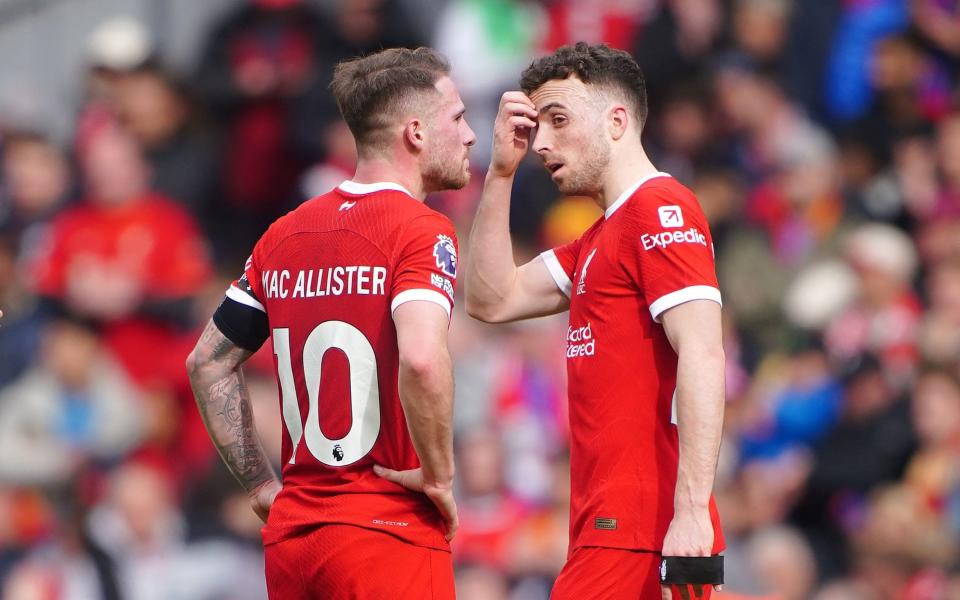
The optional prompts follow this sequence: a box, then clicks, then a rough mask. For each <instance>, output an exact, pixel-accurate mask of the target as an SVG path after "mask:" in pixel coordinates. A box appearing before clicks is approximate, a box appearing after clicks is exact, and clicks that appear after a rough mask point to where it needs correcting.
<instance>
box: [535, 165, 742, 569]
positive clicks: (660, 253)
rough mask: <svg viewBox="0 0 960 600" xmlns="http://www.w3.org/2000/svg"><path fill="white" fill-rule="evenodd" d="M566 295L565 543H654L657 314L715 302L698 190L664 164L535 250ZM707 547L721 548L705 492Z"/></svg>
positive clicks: (673, 469) (662, 369) (672, 455)
mask: <svg viewBox="0 0 960 600" xmlns="http://www.w3.org/2000/svg"><path fill="white" fill-rule="evenodd" d="M542 256H543V258H544V261H545V262H546V265H547V268H548V269H549V271H550V274H551V275H552V276H553V279H554V280H555V281H556V283H557V285H558V286H559V287H560V289H562V290H563V292H564V293H565V294H567V295H568V296H569V297H570V322H569V326H568V328H567V373H568V380H569V381H568V387H569V389H568V394H569V398H570V410H569V412H570V432H571V438H572V441H571V450H570V469H571V507H570V550H571V551H572V550H573V549H574V548H577V547H579V546H602V547H609V548H628V549H640V550H652V551H660V549H661V548H662V547H663V538H664V536H665V535H666V532H667V527H668V526H669V524H670V520H671V519H672V518H673V501H674V491H675V488H676V481H677V465H678V455H679V438H678V435H677V428H676V425H675V424H674V419H673V402H674V392H675V391H676V383H677V355H676V353H675V352H674V350H673V348H672V347H671V345H670V342H669V341H668V340H667V336H666V334H665V333H664V331H663V327H662V326H661V325H660V324H659V322H658V319H659V316H660V315H661V314H662V313H663V312H664V311H665V310H667V309H669V308H672V307H674V306H677V305H678V304H682V303H684V302H687V301H690V300H695V299H707V300H713V301H715V302H718V303H719V302H720V291H719V289H718V286H717V279H716V274H715V272H714V259H713V242H712V240H711V237H710V231H709V229H708V227H707V220H706V218H705V217H704V215H703V212H702V211H701V210H700V206H699V204H698V203H697V199H696V197H694V195H693V193H692V192H691V191H690V190H688V189H687V188H685V187H683V186H682V185H680V183H678V182H677V181H676V180H675V179H673V178H672V177H670V176H669V175H667V174H666V173H656V174H654V175H651V176H649V177H645V178H643V179H642V180H640V181H639V182H637V183H636V184H635V185H633V186H631V187H630V188H629V189H628V190H627V191H625V192H624V193H623V194H622V195H621V196H620V198H618V199H617V200H616V201H615V202H614V203H613V204H611V205H610V207H609V208H608V209H607V211H606V213H605V214H604V216H603V217H601V218H600V220H598V221H597V222H596V223H595V224H594V225H593V226H592V227H591V228H590V229H588V230H587V231H586V232H585V233H584V234H583V236H581V237H580V238H579V239H577V240H575V241H573V242H571V243H570V244H567V245H565V246H561V247H559V248H555V249H553V250H548V251H547V252H544V253H543V255H542ZM710 512H711V516H712V518H713V522H714V531H715V532H716V535H715V544H714V550H715V551H717V552H719V551H720V550H721V549H722V548H723V537H722V533H721V531H720V523H719V519H718V516H717V511H716V506H715V505H714V503H713V501H712V500H711V503H710Z"/></svg>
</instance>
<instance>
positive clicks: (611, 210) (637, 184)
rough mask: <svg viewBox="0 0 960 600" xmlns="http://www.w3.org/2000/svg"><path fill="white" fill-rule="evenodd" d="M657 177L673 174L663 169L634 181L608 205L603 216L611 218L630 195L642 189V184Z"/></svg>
mask: <svg viewBox="0 0 960 600" xmlns="http://www.w3.org/2000/svg"><path fill="white" fill-rule="evenodd" d="M657 177H671V175H670V173H664V172H663V171H657V172H656V173H651V174H649V175H645V176H644V177H641V178H640V180H639V181H636V182H634V184H633V185H631V186H630V187H628V188H627V189H626V190H624V191H623V193H622V194H620V195H619V196H618V197H617V199H616V200H614V201H613V204H611V205H610V206H609V207H607V210H606V211H604V213H603V218H604V219H609V218H610V215H612V214H613V213H615V212H617V209H618V208H620V207H621V206H623V204H624V203H625V202H626V201H627V200H629V199H630V196H632V195H633V194H634V193H635V192H636V191H637V190H638V189H640V186H641V185H643V184H645V183H646V182H648V181H650V180H651V179H656V178H657Z"/></svg>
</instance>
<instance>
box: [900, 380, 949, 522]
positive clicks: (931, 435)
mask: <svg viewBox="0 0 960 600" xmlns="http://www.w3.org/2000/svg"><path fill="white" fill-rule="evenodd" d="M912 415H913V424H914V428H915V429H916V431H917V436H918V438H919V441H920V449H919V451H918V452H917V454H916V455H915V456H914V457H913V460H911V462H910V466H909V468H908V471H907V476H906V483H907V484H908V485H910V486H911V488H912V489H914V490H915V491H916V492H917V493H919V494H920V497H921V499H922V501H923V502H924V504H926V505H927V506H929V507H930V508H931V509H932V511H933V514H934V515H936V517H937V518H938V519H939V525H938V527H939V528H940V529H945V530H949V531H950V532H951V534H952V535H953V536H956V535H958V534H960V471H958V469H957V466H956V465H957V463H958V457H960V382H958V380H957V378H956V376H955V375H954V374H953V373H952V372H951V371H949V370H927V371H925V372H924V373H922V374H921V375H920V377H919V378H918V380H917V384H916V388H915V390H914V393H913V404H912Z"/></svg>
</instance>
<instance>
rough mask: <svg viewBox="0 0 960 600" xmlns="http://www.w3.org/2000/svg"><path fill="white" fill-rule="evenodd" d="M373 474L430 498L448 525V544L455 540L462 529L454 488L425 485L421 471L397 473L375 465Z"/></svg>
mask: <svg viewBox="0 0 960 600" xmlns="http://www.w3.org/2000/svg"><path fill="white" fill-rule="evenodd" d="M373 472H374V473H376V474H377V476H379V477H383V478H384V479H386V480H387V481H392V482H393V483H396V484H398V485H402V486H403V487H405V488H407V489H408V490H411V491H414V492H420V493H422V494H425V495H426V496H427V498H430V501H431V502H433V503H434V505H436V507H437V510H439V511H440V516H442V517H443V521H444V523H446V525H447V533H446V536H444V537H446V538H447V541H448V542H449V541H450V540H452V539H453V536H454V535H456V533H457V528H458V527H460V518H459V517H458V516H457V503H456V502H455V501H454V499H453V487H452V486H451V487H441V486H435V485H425V484H424V482H423V471H422V470H421V469H409V470H407V471H395V470H394V469H388V468H386V467H381V466H380V465H374V466H373Z"/></svg>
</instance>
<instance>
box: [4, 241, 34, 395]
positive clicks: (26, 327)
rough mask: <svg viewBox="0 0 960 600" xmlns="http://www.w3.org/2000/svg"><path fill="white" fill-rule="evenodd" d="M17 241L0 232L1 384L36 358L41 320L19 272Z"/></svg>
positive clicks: (28, 365) (5, 383)
mask: <svg viewBox="0 0 960 600" xmlns="http://www.w3.org/2000/svg"><path fill="white" fill-rule="evenodd" d="M15 246H16V240H15V239H14V238H11V237H7V236H4V235H0V306H2V307H3V319H2V321H0V387H2V386H5V385H7V384H9V383H10V382H11V381H13V380H14V379H15V378H16V377H17V376H19V375H20V374H21V373H23V372H24V371H25V370H27V369H28V368H29V367H30V366H31V365H32V364H33V362H34V361H35V360H36V356H37V350H38V349H39V347H40V330H41V326H42V323H43V319H42V318H41V316H40V315H39V314H38V311H37V308H36V303H35V302H34V300H33V298H32V296H31V295H30V294H29V293H28V290H27V289H26V288H27V286H26V285H25V282H24V281H23V277H22V276H20V273H19V272H18V268H17V267H18V263H17V256H16V247H15Z"/></svg>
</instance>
